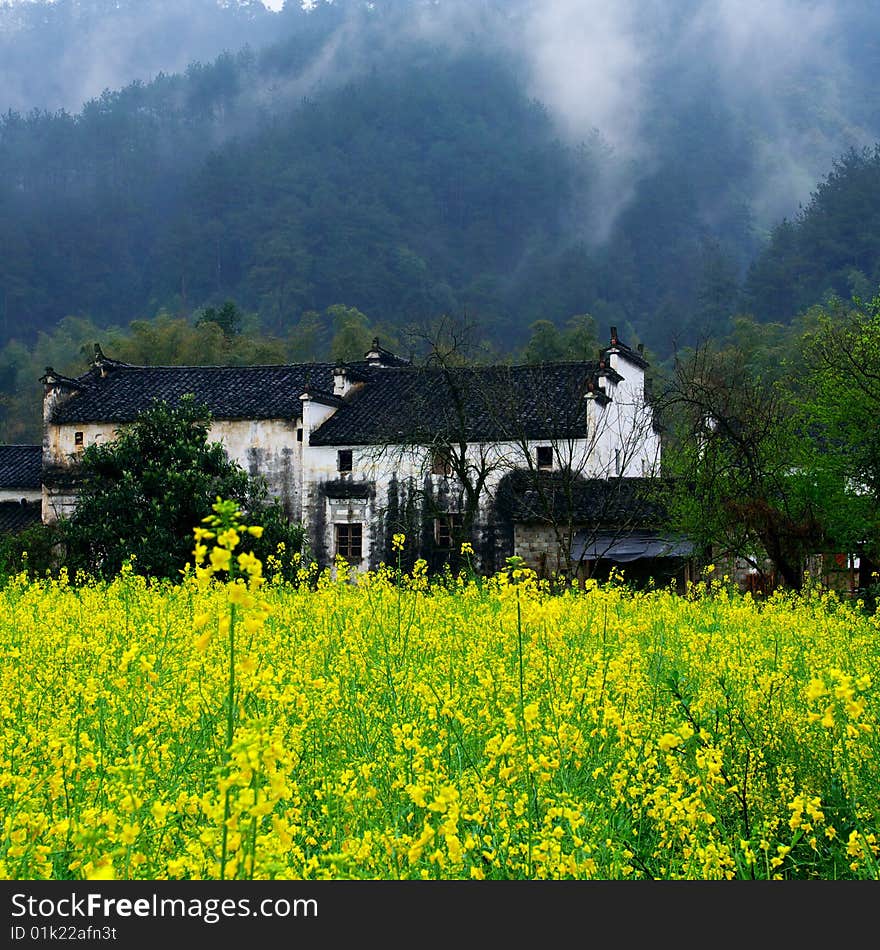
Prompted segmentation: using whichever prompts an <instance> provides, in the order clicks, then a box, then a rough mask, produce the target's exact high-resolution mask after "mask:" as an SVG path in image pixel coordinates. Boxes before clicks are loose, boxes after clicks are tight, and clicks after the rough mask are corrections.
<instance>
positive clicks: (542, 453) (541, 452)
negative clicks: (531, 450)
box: [535, 445, 553, 471]
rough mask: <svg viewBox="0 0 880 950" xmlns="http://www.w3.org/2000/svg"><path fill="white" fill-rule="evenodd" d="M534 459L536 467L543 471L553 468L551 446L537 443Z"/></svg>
mask: <svg viewBox="0 0 880 950" xmlns="http://www.w3.org/2000/svg"><path fill="white" fill-rule="evenodd" d="M535 461H536V462H537V465H538V468H539V469H542V470H543V471H549V470H550V469H552V468H553V446H552V445H539V446H538V447H537V448H536V449H535Z"/></svg>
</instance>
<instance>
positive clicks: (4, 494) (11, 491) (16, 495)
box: [0, 488, 43, 502]
mask: <svg viewBox="0 0 880 950" xmlns="http://www.w3.org/2000/svg"><path fill="white" fill-rule="evenodd" d="M42 497H43V493H42V491H41V490H40V489H39V488H3V489H0V502H3V501H15V502H20V501H21V500H22V498H24V499H25V500H26V501H39V500H40V499H41V498H42Z"/></svg>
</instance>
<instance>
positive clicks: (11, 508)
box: [0, 501, 40, 534]
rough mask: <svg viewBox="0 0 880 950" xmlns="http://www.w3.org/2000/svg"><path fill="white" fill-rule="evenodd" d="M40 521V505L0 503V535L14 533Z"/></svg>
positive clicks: (34, 503) (33, 503)
mask: <svg viewBox="0 0 880 950" xmlns="http://www.w3.org/2000/svg"><path fill="white" fill-rule="evenodd" d="M39 521H40V503H39V502H38V501H35V502H28V503H27V504H25V505H23V504H21V502H18V501H0V534H8V533H16V532H18V531H23V530H24V529H25V528H29V527H30V526H31V525H34V524H38V523H39Z"/></svg>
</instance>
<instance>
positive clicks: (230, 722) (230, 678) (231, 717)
mask: <svg viewBox="0 0 880 950" xmlns="http://www.w3.org/2000/svg"><path fill="white" fill-rule="evenodd" d="M228 653H229V671H228V675H227V688H226V765H227V773H228V765H229V760H230V757H231V755H232V737H233V735H234V734H235V604H230V605H229V650H228ZM228 777H229V776H228V774H227V778H228ZM229 793H230V787H229V786H228V785H227V786H226V795H225V800H224V803H223V831H222V833H221V834H222V843H221V849H220V880H221V881H222V880H225V878H226V854H227V846H228V839H229V825H228V822H229V811H230V801H229Z"/></svg>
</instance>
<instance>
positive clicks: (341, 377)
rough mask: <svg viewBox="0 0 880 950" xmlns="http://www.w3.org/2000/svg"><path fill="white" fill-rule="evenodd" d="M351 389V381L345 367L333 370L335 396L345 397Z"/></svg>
mask: <svg viewBox="0 0 880 950" xmlns="http://www.w3.org/2000/svg"><path fill="white" fill-rule="evenodd" d="M350 389H351V380H350V379H349V378H348V371H347V370H346V368H345V367H344V366H337V367H336V368H335V369H334V370H333V395H334V396H341V397H344V396H346V395H347V394H348V391H349V390H350Z"/></svg>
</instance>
